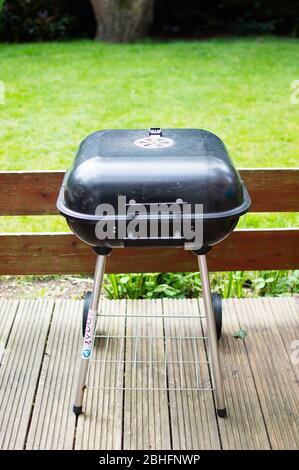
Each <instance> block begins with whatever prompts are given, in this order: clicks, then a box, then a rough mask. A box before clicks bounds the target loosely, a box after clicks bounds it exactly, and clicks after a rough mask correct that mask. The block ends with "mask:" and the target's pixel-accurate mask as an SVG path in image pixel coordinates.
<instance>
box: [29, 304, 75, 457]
mask: <svg viewBox="0 0 299 470" xmlns="http://www.w3.org/2000/svg"><path fill="white" fill-rule="evenodd" d="M82 308H83V303H82V301H78V300H77V301H73V300H57V301H56V303H55V308H54V312H53V318H52V323H51V330H50V333H49V339H48V343H47V347H46V351H45V357H44V361H43V367H42V371H41V376H40V380H39V386H38V390H37V395H36V399H35V405H34V410H33V416H32V421H31V426H30V430H29V434H28V439H27V445H26V448H27V449H41V450H44V449H72V447H73V440H74V434H75V425H76V419H75V415H74V413H73V412H72V404H73V403H72V401H73V398H74V386H75V371H76V370H77V368H78V355H79V347H80V346H79V339H80V338H81V334H80V333H81V328H80V327H81V319H82Z"/></svg>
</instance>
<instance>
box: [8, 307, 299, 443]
mask: <svg viewBox="0 0 299 470" xmlns="http://www.w3.org/2000/svg"><path fill="white" fill-rule="evenodd" d="M81 310H82V301H73V300H57V301H53V300H32V301H31V300H19V301H18V300H5V299H3V300H0V335H1V336H0V338H1V343H0V361H1V367H0V448H2V449H121V448H123V449H171V448H173V449H271V448H273V449H298V448H299V353H298V351H299V346H298V340H299V304H298V303H297V302H296V300H295V299H292V298H280V299H267V298H265V299H252V300H251V299H246V300H227V301H224V314H223V315H224V326H223V337H222V339H221V341H220V350H221V358H222V364H223V376H224V387H225V395H226V402H227V409H228V417H227V418H226V419H221V418H217V416H216V415H215V409H214V397H213V391H210V390H206V391H195V390H194V388H198V387H200V386H202V385H203V386H204V387H205V388H207V389H208V388H209V372H208V365H207V363H206V361H207V356H206V346H205V345H206V341H205V340H200V339H199V338H200V337H202V336H203V337H204V335H205V322H204V319H201V318H200V314H201V312H202V311H203V308H202V302H201V301H199V302H198V301H197V300H163V301H160V300H156V301H108V300H107V301H104V302H102V305H101V312H103V313H105V314H106V316H103V317H99V325H98V331H99V336H101V337H99V338H97V341H96V348H95V353H94V356H93V359H94V360H95V362H93V364H92V367H91V369H90V373H89V378H88V389H87V390H86V393H85V400H84V410H85V413H84V414H82V415H81V416H80V417H79V418H78V419H76V417H75V416H74V414H73V413H72V410H71V408H72V398H73V395H74V386H75V382H76V374H77V370H78V358H79V353H80V348H81V336H80V326H81V325H80V324H81ZM134 317H135V318H134ZM197 317H198V318H197ZM195 322H196V325H195ZM241 328H242V329H244V330H246V331H247V336H246V339H245V341H243V340H240V339H235V338H233V336H232V335H233V333H234V332H236V331H238V330H240V329H241ZM104 333H105V338H104V337H102V336H104ZM137 337H139V338H140V339H139V340H137V339H136V338H137ZM296 340H297V343H295V341H296ZM296 348H297V352H296ZM292 358H293V361H292V360H291V359H292ZM296 359H297V361H296ZM199 360H200V362H199ZM296 362H297V364H296ZM182 364H183V365H184V367H183V368H182V367H181V365H182ZM178 387H182V388H184V389H185V390H184V391H178V390H177V388H178ZM123 388H124V390H123ZM144 388H152V389H153V390H146V391H145V390H142V389H144Z"/></svg>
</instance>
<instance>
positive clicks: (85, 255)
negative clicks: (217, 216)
mask: <svg viewBox="0 0 299 470" xmlns="http://www.w3.org/2000/svg"><path fill="white" fill-rule="evenodd" d="M240 173H241V176H242V179H243V180H244V182H245V184H246V186H247V188H248V191H249V193H250V195H251V199H252V207H251V211H252V212H298V211H299V169H298V168H296V169H244V170H240ZM63 176H64V172H61V171H36V172H1V173H0V216H1V215H2V216H4V215H6V216H16V215H55V214H57V209H56V199H57V195H58V191H59V188H60V185H61V182H62V179H63ZM41 228H42V227H41ZM94 261H95V255H94V253H93V251H92V250H91V249H90V247H88V246H87V245H85V244H84V243H82V242H81V241H80V240H78V239H77V238H76V237H75V236H74V235H73V234H71V233H18V234H16V233H13V234H0V274H11V275H16V274H74V273H85V274H86V273H92V272H93V270H94ZM208 263H209V268H210V270H212V271H226V270H256V269H295V268H298V267H299V229H297V228H288V229H254V230H236V231H234V232H233V233H232V234H231V235H230V237H228V238H227V239H226V240H225V241H223V242H222V243H220V244H219V245H217V246H215V247H214V248H213V250H212V251H211V252H210V253H209V255H208ZM197 270H198V268H197V263H196V257H195V256H194V255H193V254H192V253H190V252H188V251H184V250H182V249H174V248H169V249H168V248H167V249H165V248H164V249H160V248H151V249H144V248H143V249H142V248H138V249H137V248H134V249H133V248H130V249H115V250H114V251H113V252H112V255H111V256H109V257H108V262H107V272H110V273H111V272H166V271H197Z"/></svg>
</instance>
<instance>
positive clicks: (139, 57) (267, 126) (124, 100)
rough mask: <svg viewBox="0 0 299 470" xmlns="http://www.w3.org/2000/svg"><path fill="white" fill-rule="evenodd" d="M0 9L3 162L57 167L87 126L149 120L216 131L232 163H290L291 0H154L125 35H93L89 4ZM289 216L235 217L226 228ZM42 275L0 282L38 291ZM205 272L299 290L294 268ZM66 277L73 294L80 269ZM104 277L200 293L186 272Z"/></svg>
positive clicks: (252, 288) (124, 286)
mask: <svg viewBox="0 0 299 470" xmlns="http://www.w3.org/2000/svg"><path fill="white" fill-rule="evenodd" d="M118 1H119V0H118ZM127 3H128V2H127ZM0 9H1V12H0V37H1V44H0V81H1V82H2V83H4V84H5V102H4V103H3V104H2V105H0V165H1V169H2V170H34V169H35V170H51V169H52V170H54V169H59V170H61V169H66V168H67V167H68V166H70V164H71V162H72V159H73V157H74V153H75V150H76V148H77V147H78V144H79V142H80V141H81V140H82V139H83V138H84V137H85V136H86V135H87V134H89V133H91V132H93V131H95V130H97V129H105V128H134V127H137V128H138V127H140V128H143V127H145V128H147V127H150V126H154V125H159V126H161V127H198V128H205V129H208V130H210V131H212V132H214V133H216V134H217V135H219V137H220V138H221V139H223V141H224V142H225V143H226V145H227V148H228V150H229V152H230V154H231V156H232V159H233V161H234V163H235V164H236V166H237V167H238V168H244V167H250V168H254V167H296V166H297V167H298V166H299V165H298V163H299V156H298V155H299V154H298V129H299V104H297V105H296V104H293V103H292V100H291V96H292V93H293V91H292V84H293V82H294V81H295V80H298V79H299V40H298V38H297V37H298V35H299V11H298V10H299V4H298V1H286V2H280V1H272V2H270V1H267V2H266V1H252V0H251V1H249V0H246V1H242V2H240V1H233V0H230V1H229V0H223V1H222V2H214V1H209V2H207V1H194V0H192V1H186V2H179V1H166V0H163V1H156V2H155V8H154V15H153V21H152V24H151V26H150V28H149V33H148V36H147V37H145V38H143V39H139V40H138V41H137V42H134V43H132V44H118V43H114V44H112V43H108V42H102V41H94V40H93V36H94V34H95V31H96V21H95V18H94V15H93V10H92V7H91V4H90V3H89V1H60V2H58V1H45V0H40V1H36V2H33V1H30V0H29V1H23V2H21V1H18V0H17V1H5V0H4V1H0ZM270 34H271V35H270ZM277 184H278V191H277V197H279V182H277ZM298 222H299V216H298V214H285V213H284V214H271V215H270V214H259V215H256V214H248V215H247V216H246V217H244V218H242V220H241V221H240V223H239V227H245V226H246V227H293V226H298ZM0 230H1V231H2V232H19V231H36V232H42V231H66V230H67V227H66V224H65V222H64V220H63V219H62V218H61V217H59V216H57V217H56V216H48V217H37V216H36V217H13V218H10V217H1V219H0ZM66 279H67V280H69V279H70V278H66ZM48 280H49V282H51V279H50V278H37V277H35V278H32V277H31V278H16V279H12V278H3V280H2V285H6V286H7V285H9V286H12V287H13V288H16V287H19V286H21V288H23V289H24V292H25V294H26V292H28V293H29V294H28V295H33V292H34V295H35V296H36V295H41V296H48V295H51V292H50V290H51V289H50V288H49V287H48V284H47V282H48ZM53 280H54V281H55V280H56V278H53ZM36 281H38V282H36ZM87 282H88V281H87ZM212 282H213V284H215V288H217V289H218V290H220V291H221V292H222V293H223V295H224V296H225V297H228V296H233V295H235V296H238V297H241V296H247V295H267V294H271V295H286V294H292V293H294V292H298V291H299V271H289V272H283V271H279V272H278V271H277V272H269V271H268V272H266V271H265V272H254V273H244V272H236V273H221V274H219V273H218V274H217V273H215V274H213V276H212ZM71 283H73V284H74V285H75V289H74V292H75V293H74V295H76V296H77V295H78V296H80V295H81V290H82V289H81V288H79V287H78V286H81V285H82V286H85V279H82V278H81V277H78V278H74V277H72V278H71ZM49 285H51V286H52V285H53V284H49ZM30 286H31V287H32V286H34V287H33V288H31V287H30ZM41 286H42V287H41ZM29 287H30V288H29ZM105 287H106V292H107V293H108V295H109V296H110V297H126V296H129V297H132V298H140V297H141V298H143V297H161V296H169V297H182V296H187V297H189V296H197V295H198V294H199V293H200V281H199V276H198V274H197V273H192V274H190V273H176V274H173V273H167V274H159V273H154V274H144V275H134V274H132V275H127V274H126V275H110V276H109V277H107V282H106V285H105ZM77 288H78V289H77ZM72 292H73V291H72ZM56 293H57V292H56Z"/></svg>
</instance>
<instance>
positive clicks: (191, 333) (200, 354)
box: [86, 315, 213, 392]
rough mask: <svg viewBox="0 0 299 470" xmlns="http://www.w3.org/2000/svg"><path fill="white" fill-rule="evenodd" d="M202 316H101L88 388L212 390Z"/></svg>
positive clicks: (98, 320)
mask: <svg viewBox="0 0 299 470" xmlns="http://www.w3.org/2000/svg"><path fill="white" fill-rule="evenodd" d="M202 318H203V317H202V316H199V315H194V316H190V315H188V316H187V315H186V316H184V315H182V316H174V315H169V316H168V315H160V316H158V315H157V316H156V315H149V316H146V315H130V316H128V317H127V316H126V315H122V316H120V315H113V316H112V315H99V316H98V319H97V334H96V336H95V344H94V348H93V354H92V357H91V361H90V367H89V374H88V380H87V387H86V388H88V389H101V390H130V391H162V390H170V391H189V392H193V391H211V390H213V386H212V383H211V371H210V366H211V364H210V361H209V359H208V354H207V349H208V338H207V336H205V335H204V334H203V325H202Z"/></svg>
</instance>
